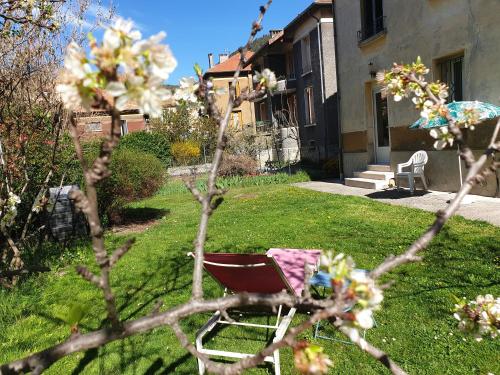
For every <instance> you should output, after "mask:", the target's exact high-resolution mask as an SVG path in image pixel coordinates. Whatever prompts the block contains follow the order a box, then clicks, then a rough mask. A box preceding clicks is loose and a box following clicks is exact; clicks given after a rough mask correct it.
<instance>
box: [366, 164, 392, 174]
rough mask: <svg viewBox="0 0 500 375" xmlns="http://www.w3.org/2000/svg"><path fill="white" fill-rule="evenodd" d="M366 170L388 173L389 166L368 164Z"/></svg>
mask: <svg viewBox="0 0 500 375" xmlns="http://www.w3.org/2000/svg"><path fill="white" fill-rule="evenodd" d="M368 170H369V171H376V172H390V171H391V166H390V165H389V164H369V165H368Z"/></svg>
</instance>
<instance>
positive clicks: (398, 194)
mask: <svg viewBox="0 0 500 375" xmlns="http://www.w3.org/2000/svg"><path fill="white" fill-rule="evenodd" d="M427 194H430V192H429V191H424V190H415V192H414V193H413V194H411V193H410V191H409V190H406V189H404V190H398V189H390V190H382V191H376V192H373V193H370V194H366V197H368V198H372V199H402V198H410V197H423V196H425V195H427Z"/></svg>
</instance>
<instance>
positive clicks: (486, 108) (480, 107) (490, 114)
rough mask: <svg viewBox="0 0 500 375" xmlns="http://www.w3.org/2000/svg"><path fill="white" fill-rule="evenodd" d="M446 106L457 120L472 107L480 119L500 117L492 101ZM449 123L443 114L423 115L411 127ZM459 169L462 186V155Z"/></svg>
mask: <svg viewBox="0 0 500 375" xmlns="http://www.w3.org/2000/svg"><path fill="white" fill-rule="evenodd" d="M446 107H447V108H448V111H449V113H450V115H451V116H452V117H453V118H454V119H456V120H457V121H460V120H464V112H465V110H470V109H474V110H475V111H476V112H477V114H478V116H479V120H480V121H484V120H492V119H494V118H497V117H500V107H499V106H497V105H494V104H490V103H484V102H479V101H460V102H451V103H448V104H446ZM447 125H448V120H447V119H446V118H444V117H441V116H437V117H435V118H433V119H431V120H429V119H426V118H423V117H421V118H419V119H418V120H417V121H416V122H414V123H413V124H412V125H411V126H410V129H432V128H440V127H442V126H447ZM458 170H459V174H460V186H462V161H461V160H460V156H459V157H458Z"/></svg>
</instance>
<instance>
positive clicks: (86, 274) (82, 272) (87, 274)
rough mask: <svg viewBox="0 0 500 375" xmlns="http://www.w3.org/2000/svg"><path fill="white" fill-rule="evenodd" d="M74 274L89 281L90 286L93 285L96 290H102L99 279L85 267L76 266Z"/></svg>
mask: <svg viewBox="0 0 500 375" xmlns="http://www.w3.org/2000/svg"><path fill="white" fill-rule="evenodd" d="M76 272H77V273H78V274H79V275H80V276H82V277H83V278H84V279H85V280H87V281H90V282H91V283H92V284H94V285H95V286H97V287H98V288H102V283H101V279H100V278H99V277H98V276H96V275H95V274H94V273H92V272H91V271H90V270H89V269H88V268H87V267H85V266H77V267H76Z"/></svg>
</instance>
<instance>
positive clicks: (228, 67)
mask: <svg viewBox="0 0 500 375" xmlns="http://www.w3.org/2000/svg"><path fill="white" fill-rule="evenodd" d="M252 55H253V53H252V52H250V51H249V52H247V53H246V56H245V58H246V59H247V60H248V59H250V58H251V57H252ZM208 56H209V58H208V61H209V69H208V70H207V72H206V73H205V75H204V77H205V79H210V80H211V81H212V82H213V85H214V89H215V90H217V91H219V93H218V95H217V99H216V100H217V102H216V104H217V107H218V108H219V110H220V112H221V113H225V112H226V109H227V103H228V100H229V90H230V89H231V85H232V84H233V77H234V73H235V71H236V69H237V68H238V66H239V64H240V54H238V53H236V54H234V55H232V56H228V55H227V54H220V55H219V63H218V64H216V65H213V55H212V54H211V53H210V54H209V55H208ZM252 89H253V76H252V66H251V65H249V66H246V67H244V68H242V69H241V71H240V76H239V79H238V83H237V84H236V87H235V90H236V95H237V96H238V95H239V94H240V93H243V92H247V91H249V90H250V91H251V90H252ZM229 128H230V129H231V128H232V129H235V130H241V129H248V128H250V129H251V130H252V131H253V132H255V108H254V103H251V102H248V101H244V102H243V103H242V104H241V105H240V106H239V107H236V108H234V109H233V110H232V113H231V121H230V123H229Z"/></svg>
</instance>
